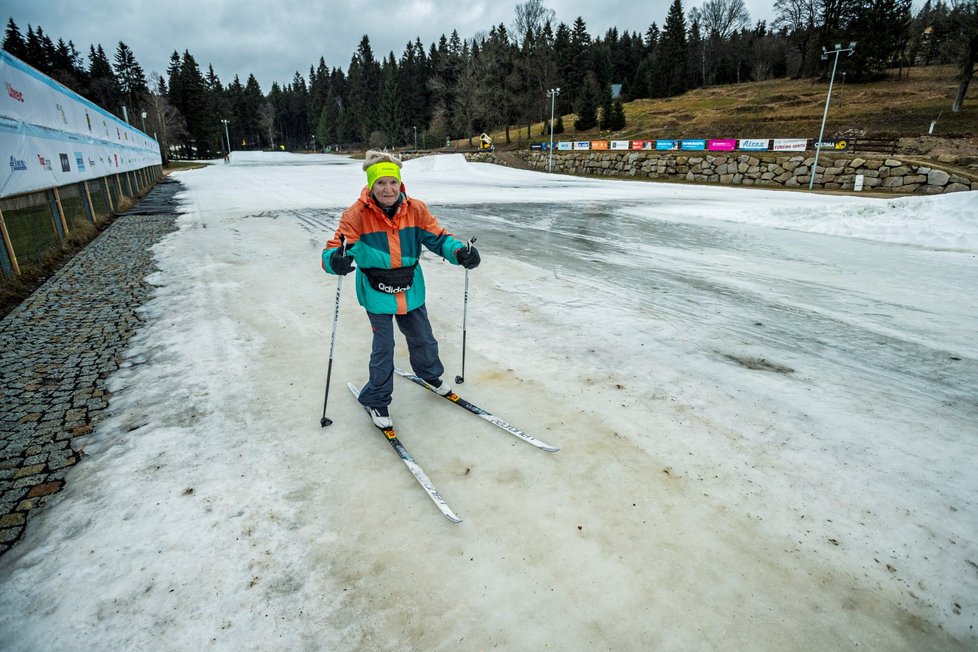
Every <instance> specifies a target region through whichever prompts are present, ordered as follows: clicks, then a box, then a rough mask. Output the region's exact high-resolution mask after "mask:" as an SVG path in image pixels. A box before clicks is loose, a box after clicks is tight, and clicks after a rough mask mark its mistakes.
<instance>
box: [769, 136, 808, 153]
mask: <svg viewBox="0 0 978 652" xmlns="http://www.w3.org/2000/svg"><path fill="white" fill-rule="evenodd" d="M807 149H808V139H807V138H776V139H775V140H774V144H773V145H772V146H771V151H773V152H804V151H805V150H807Z"/></svg>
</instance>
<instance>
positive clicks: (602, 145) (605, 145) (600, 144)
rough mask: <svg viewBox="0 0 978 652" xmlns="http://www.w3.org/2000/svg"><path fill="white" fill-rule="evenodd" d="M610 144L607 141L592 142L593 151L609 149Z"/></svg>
mask: <svg viewBox="0 0 978 652" xmlns="http://www.w3.org/2000/svg"><path fill="white" fill-rule="evenodd" d="M609 145H610V143H608V141H607V140H592V141H591V149H608V147H609Z"/></svg>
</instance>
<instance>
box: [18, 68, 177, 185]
mask: <svg viewBox="0 0 978 652" xmlns="http://www.w3.org/2000/svg"><path fill="white" fill-rule="evenodd" d="M0 152H3V159H4V160H3V162H2V165H0V197H9V196H11V195H18V194H22V193H26V192H33V191H36V190H44V189H46V188H52V187H55V186H61V185H66V184H70V183H77V182H79V181H84V180H87V179H96V178H99V177H103V176H106V175H107V174H115V173H117V172H129V171H132V170H139V169H142V168H146V167H150V166H152V165H161V164H162V160H161V158H160V151H159V145H158V144H157V142H156V141H155V140H153V139H152V138H150V137H149V136H147V135H146V134H144V133H142V132H141V131H139V130H138V129H134V128H132V127H130V126H129V125H127V124H126V123H125V122H123V121H122V120H119V119H118V118H116V117H115V116H113V115H112V114H110V113H109V112H108V111H105V110H104V109H102V108H101V107H98V106H96V105H95V104H92V103H91V102H89V101H88V100H86V99H85V98H83V97H82V96H80V95H78V94H77V93H75V92H74V91H71V90H69V89H68V88H66V87H64V86H62V85H61V84H59V83H57V82H55V81H54V80H52V79H50V78H49V77H46V76H45V75H43V74H41V73H40V72H38V71H37V70H35V69H34V68H31V67H30V66H28V65H27V64H25V63H24V62H22V61H20V60H19V59H17V58H16V57H14V56H12V55H10V54H9V53H7V52H5V51H3V50H0Z"/></svg>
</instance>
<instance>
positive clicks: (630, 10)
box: [0, 0, 774, 92]
mask: <svg viewBox="0 0 978 652" xmlns="http://www.w3.org/2000/svg"><path fill="white" fill-rule="evenodd" d="M545 4H546V5H547V6H548V7H550V8H551V9H553V10H554V11H555V12H556V14H557V22H564V23H567V24H568V25H569V24H571V23H573V22H574V20H575V18H577V17H578V16H581V17H582V18H583V19H584V22H585V23H586V24H587V27H588V32H589V33H590V34H591V35H592V36H596V35H603V34H604V33H605V32H606V31H607V30H608V28H610V27H617V28H618V30H619V31H624V30H628V31H636V32H640V33H643V32H644V31H645V30H646V29H647V28H648V26H649V25H650V24H651V23H652V22H655V23H657V24H658V25H659V26H660V27H661V26H662V24H663V23H664V22H665V17H666V12H667V11H668V8H669V4H670V0H647V1H644V2H642V1H636V0H600V1H598V2H595V1H593V0H545ZM702 4H703V2H702V1H699V0H694V1H689V0H687V1H684V3H683V7H684V8H685V9H686V10H687V11H688V10H689V9H690V8H692V7H698V6H701V5H702ZM773 4H774V2H773V0H746V5H747V8H748V10H749V11H750V13H751V20H752V21H757V20H767V21H768V22H770V21H771V19H772V17H773V10H772V6H773ZM516 5H517V1H516V0H511V1H510V2H505V1H503V2H500V1H499V0H465V1H463V2H459V1H458V0H405V1H404V2H400V3H380V4H379V3H371V2H363V1H361V0H325V1H324V0H314V1H313V2H309V1H308V0H273V1H271V2H270V1H268V0H265V1H263V2H255V1H254V0H165V1H159V0H157V1H152V2H147V1H146V0H128V1H127V2H123V1H121V0H85V1H83V2H79V1H78V0H71V1H69V0H43V1H40V2H39V1H38V0H3V2H2V3H0V6H2V8H3V9H2V13H0V16H2V18H3V20H4V24H6V22H7V19H8V18H13V19H14V22H15V23H17V26H18V27H19V28H20V30H21V33H23V34H25V35H26V33H27V26H28V25H31V26H34V27H37V26H40V27H42V28H43V29H44V32H45V33H46V34H48V36H50V37H51V38H52V40H54V41H55V42H57V40H58V39H59V38H63V39H64V40H65V41H68V40H71V41H73V42H74V44H75V47H76V48H77V49H78V50H79V51H80V52H82V54H83V55H87V54H88V47H89V46H90V45H93V44H101V45H102V47H103V48H104V49H105V51H106V53H107V54H108V55H109V57H110V58H111V57H112V55H113V54H114V52H115V48H116V46H117V44H118V42H119V41H120V40H121V41H124V42H125V43H126V45H128V46H129V47H130V48H131V49H132V50H133V52H134V53H135V54H136V58H137V60H138V61H139V63H140V64H141V65H142V66H143V68H144V69H145V71H146V74H147V76H148V75H149V74H150V73H151V72H153V71H157V72H159V73H161V74H162V73H164V71H165V70H166V67H167V65H168V62H169V58H170V54H171V53H172V52H173V51H174V50H177V51H179V52H181V53H182V52H183V51H184V50H189V51H190V53H191V54H192V55H193V56H194V58H195V59H196V60H197V63H198V64H199V65H200V67H201V70H202V71H203V72H205V73H206V71H207V65H208V64H210V65H213V66H214V72H216V73H217V75H218V76H219V77H220V78H221V81H222V82H223V83H224V84H227V83H229V82H230V81H231V80H232V79H233V78H234V75H236V74H237V75H239V77H240V78H241V81H242V83H244V82H245V81H246V80H247V77H248V74H249V73H250V74H254V75H255V78H256V79H257V80H258V82H259V84H261V87H262V90H263V91H265V92H268V90H269V89H270V87H271V84H272V82H276V81H277V82H279V83H283V84H284V83H288V82H289V81H291V80H292V78H293V76H294V75H295V73H296V71H298V72H299V73H301V74H302V75H303V76H305V75H307V74H308V72H309V67H310V66H312V65H315V64H316V63H317V62H318V61H319V58H320V57H324V58H325V60H326V65H327V66H329V67H330V68H334V67H339V68H342V69H343V70H344V71H345V70H346V69H347V67H348V66H349V63H350V57H351V56H352V54H353V53H354V51H355V50H356V48H357V45H358V44H359V42H360V39H361V38H362V37H363V35H364V34H367V35H369V36H370V43H371V46H372V47H373V50H374V55H375V56H376V57H377V58H378V59H379V58H381V57H384V56H386V55H387V54H388V53H389V52H391V51H393V52H394V55H395V57H398V58H400V55H401V53H402V52H403V51H404V47H405V45H406V44H407V43H408V41H414V40H415V39H416V38H418V37H420V38H421V42H422V43H424V45H425V48H426V49H427V48H428V47H429V46H430V45H431V43H433V42H435V41H437V40H438V38H439V37H440V36H441V35H442V34H446V35H450V34H451V32H452V30H453V29H455V30H458V33H459V36H461V37H463V38H470V37H473V36H476V35H477V34H480V33H482V32H488V31H489V29H490V28H491V27H492V26H493V25H498V24H500V23H503V24H505V25H506V26H507V28H509V27H510V26H511V25H512V23H513V18H514V16H515V7H516ZM86 62H87V60H86Z"/></svg>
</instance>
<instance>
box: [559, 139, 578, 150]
mask: <svg viewBox="0 0 978 652" xmlns="http://www.w3.org/2000/svg"><path fill="white" fill-rule="evenodd" d="M557 149H559V150H561V151H567V150H569V149H574V143H570V142H567V141H566V140H565V141H561V142H559V143H557Z"/></svg>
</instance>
